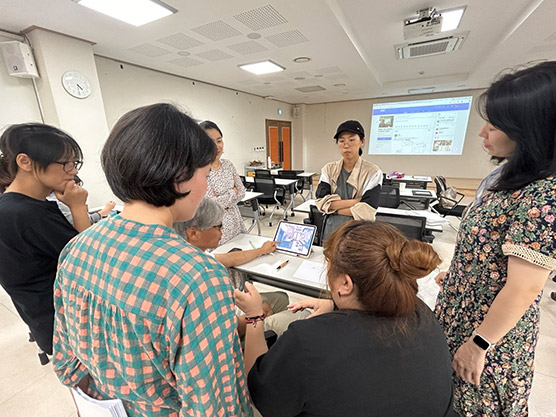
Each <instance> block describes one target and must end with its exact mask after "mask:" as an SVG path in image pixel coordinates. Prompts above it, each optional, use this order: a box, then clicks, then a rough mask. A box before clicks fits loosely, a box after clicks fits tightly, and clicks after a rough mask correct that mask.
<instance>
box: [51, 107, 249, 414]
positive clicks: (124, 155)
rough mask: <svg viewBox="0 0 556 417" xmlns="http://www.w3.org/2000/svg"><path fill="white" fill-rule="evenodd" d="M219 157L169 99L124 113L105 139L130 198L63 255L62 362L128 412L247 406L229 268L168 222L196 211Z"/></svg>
mask: <svg viewBox="0 0 556 417" xmlns="http://www.w3.org/2000/svg"><path fill="white" fill-rule="evenodd" d="M215 156H216V147H215V145H214V143H213V142H212V140H211V139H210V138H209V137H208V136H207V135H206V134H205V132H204V131H203V129H201V128H200V127H199V126H198V125H197V123H195V121H194V120H192V119H191V118H190V117H189V116H187V115H186V114H184V113H183V112H182V111H180V110H179V109H177V108H176V107H174V106H172V105H170V104H153V105H151V106H145V107H141V108H138V109H135V110H132V111H130V112H129V113H127V114H125V115H124V116H122V118H120V120H119V121H118V122H117V123H116V125H115V126H114V128H113V129H112V132H111V133H110V136H109V137H108V140H107V141H106V144H105V145H104V148H103V150H102V166H103V169H104V172H105V174H106V177H107V179H108V183H109V184H110V187H111V188H112V191H113V192H114V194H115V195H116V196H117V197H119V198H120V199H121V200H122V201H123V202H124V209H123V211H122V212H121V214H119V215H114V216H110V217H108V218H107V219H105V220H104V221H102V222H99V223H97V224H95V225H93V226H92V227H91V228H90V229H88V230H87V231H86V232H85V233H83V234H82V235H80V236H79V237H78V238H76V239H74V240H73V241H72V242H70V244H68V245H67V246H66V248H65V249H64V250H63V252H62V254H61V255H60V266H59V270H58V275H57V280H56V287H55V304H56V311H57V314H56V327H55V334H54V352H55V355H54V369H55V372H56V374H57V376H58V378H59V379H60V381H61V382H62V383H63V384H65V385H68V386H75V385H77V384H78V383H79V384H80V386H81V387H82V389H84V390H85V391H86V392H87V393H88V394H89V395H90V396H92V397H95V398H98V399H107V398H119V399H121V400H122V401H123V403H124V407H125V408H126V411H127V413H128V415H129V416H130V417H134V416H177V415H178V414H179V415H224V414H226V415H237V416H242V415H246V416H249V415H251V408H250V404H249V399H248V394H247V390H246V387H245V378H244V374H243V362H242V360H241V349H240V344H239V338H238V335H237V332H236V331H235V328H236V318H235V314H234V302H233V298H232V289H231V283H230V280H229V278H228V276H227V273H226V269H225V268H224V267H222V266H221V265H220V264H219V263H218V262H216V261H215V260H214V259H212V258H211V257H209V256H207V255H205V254H204V253H203V252H202V251H200V250H199V249H197V248H195V247H193V246H191V245H189V244H187V243H186V242H185V241H184V240H183V239H182V238H181V237H180V236H179V235H177V234H176V232H175V231H174V230H173V229H172V225H173V223H174V222H178V221H186V220H189V219H191V218H192V217H193V216H194V214H195V211H196V210H197V206H198V205H199V203H200V202H201V200H202V199H203V197H204V195H205V192H206V187H207V176H208V175H209V170H210V164H211V162H212V161H213V160H214V157H215Z"/></svg>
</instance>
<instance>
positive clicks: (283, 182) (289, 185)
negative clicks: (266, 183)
mask: <svg viewBox="0 0 556 417" xmlns="http://www.w3.org/2000/svg"><path fill="white" fill-rule="evenodd" d="M245 182H248V183H249V184H254V183H255V178H254V177H245ZM296 182H297V180H293V179H292V180H288V179H285V178H274V183H275V184H276V185H277V186H278V187H282V188H284V189H289V191H290V194H291V195H292V196H293V195H295V189H294V188H295V183H296ZM293 200H294V199H293V198H291V199H290V203H289V204H288V206H287V207H286V208H285V209H284V218H287V214H288V210H290V209H291V210H292V211H293Z"/></svg>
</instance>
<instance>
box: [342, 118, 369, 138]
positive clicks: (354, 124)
mask: <svg viewBox="0 0 556 417" xmlns="http://www.w3.org/2000/svg"><path fill="white" fill-rule="evenodd" d="M345 131H348V132H352V133H357V134H358V135H359V137H360V138H361V139H363V138H364V137H365V130H364V129H363V126H361V123H359V122H358V121H357V120H346V121H345V122H344V123H342V124H341V125H340V126H338V129H337V130H336V134H335V135H334V139H338V136H340V133H342V132H345Z"/></svg>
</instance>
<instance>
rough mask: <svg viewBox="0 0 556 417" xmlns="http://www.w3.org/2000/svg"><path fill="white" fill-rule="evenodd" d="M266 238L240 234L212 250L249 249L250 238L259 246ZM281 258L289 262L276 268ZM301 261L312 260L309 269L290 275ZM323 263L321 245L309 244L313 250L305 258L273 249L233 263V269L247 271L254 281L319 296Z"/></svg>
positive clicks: (323, 281)
mask: <svg viewBox="0 0 556 417" xmlns="http://www.w3.org/2000/svg"><path fill="white" fill-rule="evenodd" d="M268 240H271V239H270V238H266V237H261V236H253V235H247V234H240V235H237V236H236V237H234V238H233V239H232V240H229V241H228V242H226V243H225V244H224V245H222V246H219V247H218V248H216V249H215V250H214V253H226V252H228V251H229V250H230V249H232V248H240V249H243V250H247V249H252V246H251V242H253V244H254V245H255V246H256V247H260V246H262V244H263V243H264V242H266V241H268ZM285 260H289V263H288V264H287V265H286V266H285V267H283V268H281V269H279V270H277V269H276V268H277V266H278V265H280V264H281V263H282V262H284V261H285ZM304 261H310V262H312V263H311V264H310V265H311V266H314V267H315V268H313V269H311V270H310V271H309V273H307V274H303V276H304V278H301V277H297V278H296V277H294V275H295V273H296V271H297V270H298V268H299V267H300V266H301V265H302V264H303V263H304ZM307 265H309V264H307V263H305V265H304V266H307ZM321 265H322V267H321ZM324 265H325V263H324V255H323V249H322V248H321V247H320V246H313V252H312V253H311V255H310V256H309V258H299V257H296V256H292V255H287V254H285V253H281V252H274V254H272V255H264V256H260V257H259V258H257V259H254V260H252V261H251V262H248V263H246V264H243V265H240V266H235V267H234V269H237V270H238V271H242V272H245V273H247V274H249V275H251V276H252V277H253V279H254V280H256V281H260V282H262V283H265V284H268V285H272V286H274V287H278V288H283V289H285V290H288V291H294V292H297V293H300V294H305V295H308V296H310V297H319V296H320V295H321V294H322V293H323V292H325V291H326V272H325V269H324Z"/></svg>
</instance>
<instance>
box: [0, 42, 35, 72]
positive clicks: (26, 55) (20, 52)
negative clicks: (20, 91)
mask: <svg viewBox="0 0 556 417" xmlns="http://www.w3.org/2000/svg"><path fill="white" fill-rule="evenodd" d="M0 51H2V56H3V57H4V62H5V63H6V67H7V68H8V73H9V74H10V75H13V76H15V77H22V78H39V72H38V71H37V65H36V64H35V59H34V58H33V52H32V51H31V48H30V47H29V45H27V44H26V43H23V42H17V41H8V42H0Z"/></svg>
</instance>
